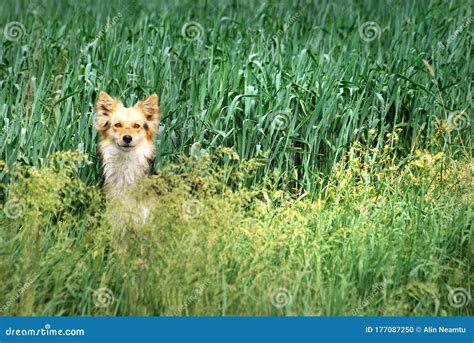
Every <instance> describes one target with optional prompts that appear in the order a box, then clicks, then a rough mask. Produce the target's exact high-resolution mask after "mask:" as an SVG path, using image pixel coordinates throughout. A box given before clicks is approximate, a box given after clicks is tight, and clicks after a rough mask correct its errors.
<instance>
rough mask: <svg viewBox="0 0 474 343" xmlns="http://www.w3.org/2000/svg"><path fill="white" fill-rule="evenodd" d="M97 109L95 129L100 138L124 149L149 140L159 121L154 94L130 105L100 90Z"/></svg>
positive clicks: (152, 136)
mask: <svg viewBox="0 0 474 343" xmlns="http://www.w3.org/2000/svg"><path fill="white" fill-rule="evenodd" d="M96 112H97V122H96V128H97V131H98V132H99V133H100V136H101V139H102V140H107V141H108V142H109V143H112V144H116V145H117V146H118V147H119V148H120V149H121V150H124V151H130V150H132V149H133V148H134V147H137V146H139V145H141V144H143V143H146V142H148V143H150V142H152V141H153V138H154V136H155V133H156V130H157V127H158V123H159V120H160V111H159V107H158V96H157V95H156V94H153V95H151V96H149V97H148V98H147V99H146V100H144V101H139V102H137V103H136V104H135V106H133V107H124V106H123V104H122V103H121V102H120V101H119V100H117V99H115V98H113V97H111V96H110V95H108V94H107V93H106V92H100V93H99V99H98V100H97V106H96Z"/></svg>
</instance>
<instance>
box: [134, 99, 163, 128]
mask: <svg viewBox="0 0 474 343" xmlns="http://www.w3.org/2000/svg"><path fill="white" fill-rule="evenodd" d="M135 108H137V109H138V110H140V111H141V112H142V113H143V114H144V115H145V118H146V123H145V129H146V130H147V131H148V132H149V133H150V136H151V137H153V136H154V135H155V132H156V129H157V127H158V124H159V122H160V108H159V107H158V95H156V94H152V95H150V96H149V97H148V98H147V99H146V100H144V101H139V102H137V103H136V105H135Z"/></svg>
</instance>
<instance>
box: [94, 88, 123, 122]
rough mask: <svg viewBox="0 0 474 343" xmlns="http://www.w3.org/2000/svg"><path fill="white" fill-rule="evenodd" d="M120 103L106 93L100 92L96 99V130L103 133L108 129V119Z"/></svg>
mask: <svg viewBox="0 0 474 343" xmlns="http://www.w3.org/2000/svg"><path fill="white" fill-rule="evenodd" d="M119 103H120V102H119V101H118V100H116V99H114V98H112V97H111V96H110V95H108V94H107V93H106V92H104V91H101V92H100V93H99V98H98V99H97V104H96V112H97V130H99V131H105V130H107V129H108V128H109V127H110V117H111V115H112V113H113V112H114V110H115V108H116V107H117V105H118V104H119Z"/></svg>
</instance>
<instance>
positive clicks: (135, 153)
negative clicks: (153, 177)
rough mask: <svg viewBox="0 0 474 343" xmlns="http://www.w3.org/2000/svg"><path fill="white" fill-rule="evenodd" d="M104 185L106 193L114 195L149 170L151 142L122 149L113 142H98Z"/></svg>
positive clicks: (128, 187)
mask: <svg viewBox="0 0 474 343" xmlns="http://www.w3.org/2000/svg"><path fill="white" fill-rule="evenodd" d="M99 151H100V154H101V157H102V168H103V175H104V179H105V180H104V187H105V189H106V192H107V195H108V196H111V197H116V196H118V195H120V194H122V193H124V192H127V191H129V190H130V189H131V188H133V186H134V185H135V184H136V183H137V181H138V180H139V179H141V178H142V177H144V176H145V175H146V174H147V173H148V172H149V170H150V163H151V161H152V160H153V157H154V147H153V144H150V145H148V144H143V145H140V146H137V147H134V148H131V149H130V150H129V151H124V150H123V149H121V148H119V147H118V146H117V145H115V144H100V145H99Z"/></svg>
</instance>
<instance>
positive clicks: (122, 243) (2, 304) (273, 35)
mask: <svg viewBox="0 0 474 343" xmlns="http://www.w3.org/2000/svg"><path fill="white" fill-rule="evenodd" d="M64 3H66V2H64ZM471 18H472V8H471V7H470V6H469V5H468V4H467V3H466V2H464V1H451V2H446V1H423V2H413V3H409V2H398V1H394V2H388V3H382V2H377V1H367V2H359V1H336V2H331V3H329V2H318V4H314V3H313V2H312V1H299V2H297V3H294V4H292V3H289V2H263V3H254V2H251V1H238V2H236V1H223V2H215V3H214V2H212V3H211V2H202V1H197V2H195V1H189V2H188V1H179V2H156V3H154V2H146V1H135V2H133V3H131V4H130V5H129V4H128V2H127V3H120V2H99V3H96V2H87V1H82V2H73V1H71V2H70V3H69V4H68V6H58V5H56V4H55V3H54V2H52V1H42V2H41V1H39V2H33V3H30V2H28V1H19V2H17V1H7V3H6V4H4V5H3V7H2V11H1V13H0V24H1V25H3V26H2V27H6V25H7V24H8V23H11V22H20V23H21V24H22V25H23V28H24V31H22V33H23V34H22V35H21V37H20V38H19V39H13V40H12V39H11V37H10V39H8V38H9V37H7V35H6V34H5V33H4V34H3V35H1V36H0V75H1V78H0V160H2V161H4V162H2V163H1V167H2V168H1V169H0V180H1V188H0V197H1V199H2V203H3V205H2V206H3V211H1V213H0V226H1V230H2V231H1V236H0V238H1V239H0V256H1V259H0V265H1V269H0V277H1V278H2V280H6V281H5V282H3V283H2V284H1V285H0V310H2V314H13V315H18V314H23V315H25V314H35V315H90V314H92V315H101V314H106V315H131V314H136V315H142V314H143V315H151V314H153V315H176V314H181V315H204V314H207V315H234V314H237V315H241V314H246V315H252V314H255V315H352V314H360V315H472V314H473V308H472V304H473V303H472V301H471V302H470V303H466V304H461V306H456V304H453V301H454V300H457V301H458V300H461V301H462V297H454V298H453V296H452V293H453V292H459V289H462V290H461V293H463V294H464V295H466V296H469V295H471V294H472V293H473V292H472V285H473V279H472V265H473V264H474V260H473V258H474V257H473V255H474V250H473V249H474V245H473V244H474V243H473V242H474V238H473V230H472V207H473V206H472V204H473V193H472V180H473V178H472V176H473V175H472V173H473V166H472V125H470V123H472V122H473V119H472V118H471V117H472V116H471V112H472V109H471V107H472V95H473V94H472V91H473V89H472V85H471V80H470V79H469V76H470V75H471V74H472V66H471V64H472V62H471V50H472V33H471V32H472V30H471V26H470V24H471V22H472V19H471ZM369 21H370V22H375V23H377V25H378V26H379V28H380V32H377V33H378V34H379V36H377V37H375V39H373V40H371V41H367V40H370V38H371V37H369V36H368V39H366V40H364V39H363V35H362V34H361V32H360V28H361V27H363V24H364V23H365V22H369ZM189 22H196V23H199V25H201V27H202V32H200V36H199V37H198V39H195V40H191V39H186V37H184V36H183V34H182V29H183V26H184V25H185V24H186V23H189ZM23 28H22V30H23ZM423 61H425V62H423ZM430 69H431V70H430ZM100 90H106V91H107V92H108V93H110V94H112V95H115V96H117V97H119V98H121V99H123V100H124V102H125V103H126V104H128V105H132V104H133V103H135V102H136V101H137V100H138V99H142V98H144V97H146V96H147V95H149V94H151V93H153V92H156V93H158V95H159V97H160V108H161V111H162V113H163V118H162V122H161V125H160V135H159V137H158V138H157V140H156V146H157V153H158V156H157V160H156V165H155V167H156V170H157V171H158V175H157V176H154V177H152V178H150V180H147V181H146V182H145V183H144V185H143V187H144V190H143V191H142V192H139V194H140V199H138V200H137V201H139V202H144V203H146V204H147V206H148V207H149V208H150V209H152V214H151V217H150V218H149V219H148V220H147V221H146V222H141V219H140V215H139V214H138V213H139V211H136V208H135V207H134V205H132V204H127V206H125V208H123V205H122V204H120V203H118V204H114V203H111V204H106V203H105V202H104V200H103V198H102V195H101V193H100V189H99V186H98V183H99V179H100V166H99V165H98V163H97V161H96V159H95V153H96V143H97V134H96V133H95V131H94V129H93V123H94V119H95V118H94V103H95V100H96V97H97V94H98V92H99V91H100ZM195 142H201V145H202V147H203V149H204V150H206V151H207V152H209V154H206V155H204V156H203V157H202V158H201V159H199V160H198V161H195V159H194V158H190V159H186V158H184V157H183V156H185V155H189V153H190V147H191V145H192V144H193V143H195ZM220 147H227V148H232V149H233V152H232V153H231V152H229V150H226V149H224V150H222V148H220ZM71 150H78V151H79V152H80V153H82V154H84V155H85V158H86V159H87V161H85V160H84V159H83V158H82V157H80V158H79V157H78V155H77V154H73V153H70V152H67V153H66V152H65V151H71ZM237 157H238V160H237V159H236V158H237ZM132 203H133V202H132ZM129 213H132V215H131V216H129V215H127V214H129ZM133 213H136V214H133ZM102 288H106V289H107V290H106V292H105V294H106V295H110V296H112V295H113V298H114V302H113V303H111V304H110V303H107V304H108V305H109V306H97V305H102V303H101V301H102V300H104V299H102V298H101V297H99V298H98V297H97V296H98V295H101V294H100V293H101V292H99V294H98V293H97V290H101V291H102V290H103V289H102ZM279 291H281V292H282V293H284V294H283V296H282V297H279V296H275V295H276V293H278V292H279ZM450 292H451V293H450ZM272 299H273V301H272ZM285 300H288V301H286V302H285ZM279 301H282V302H283V303H284V305H285V306H279Z"/></svg>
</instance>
